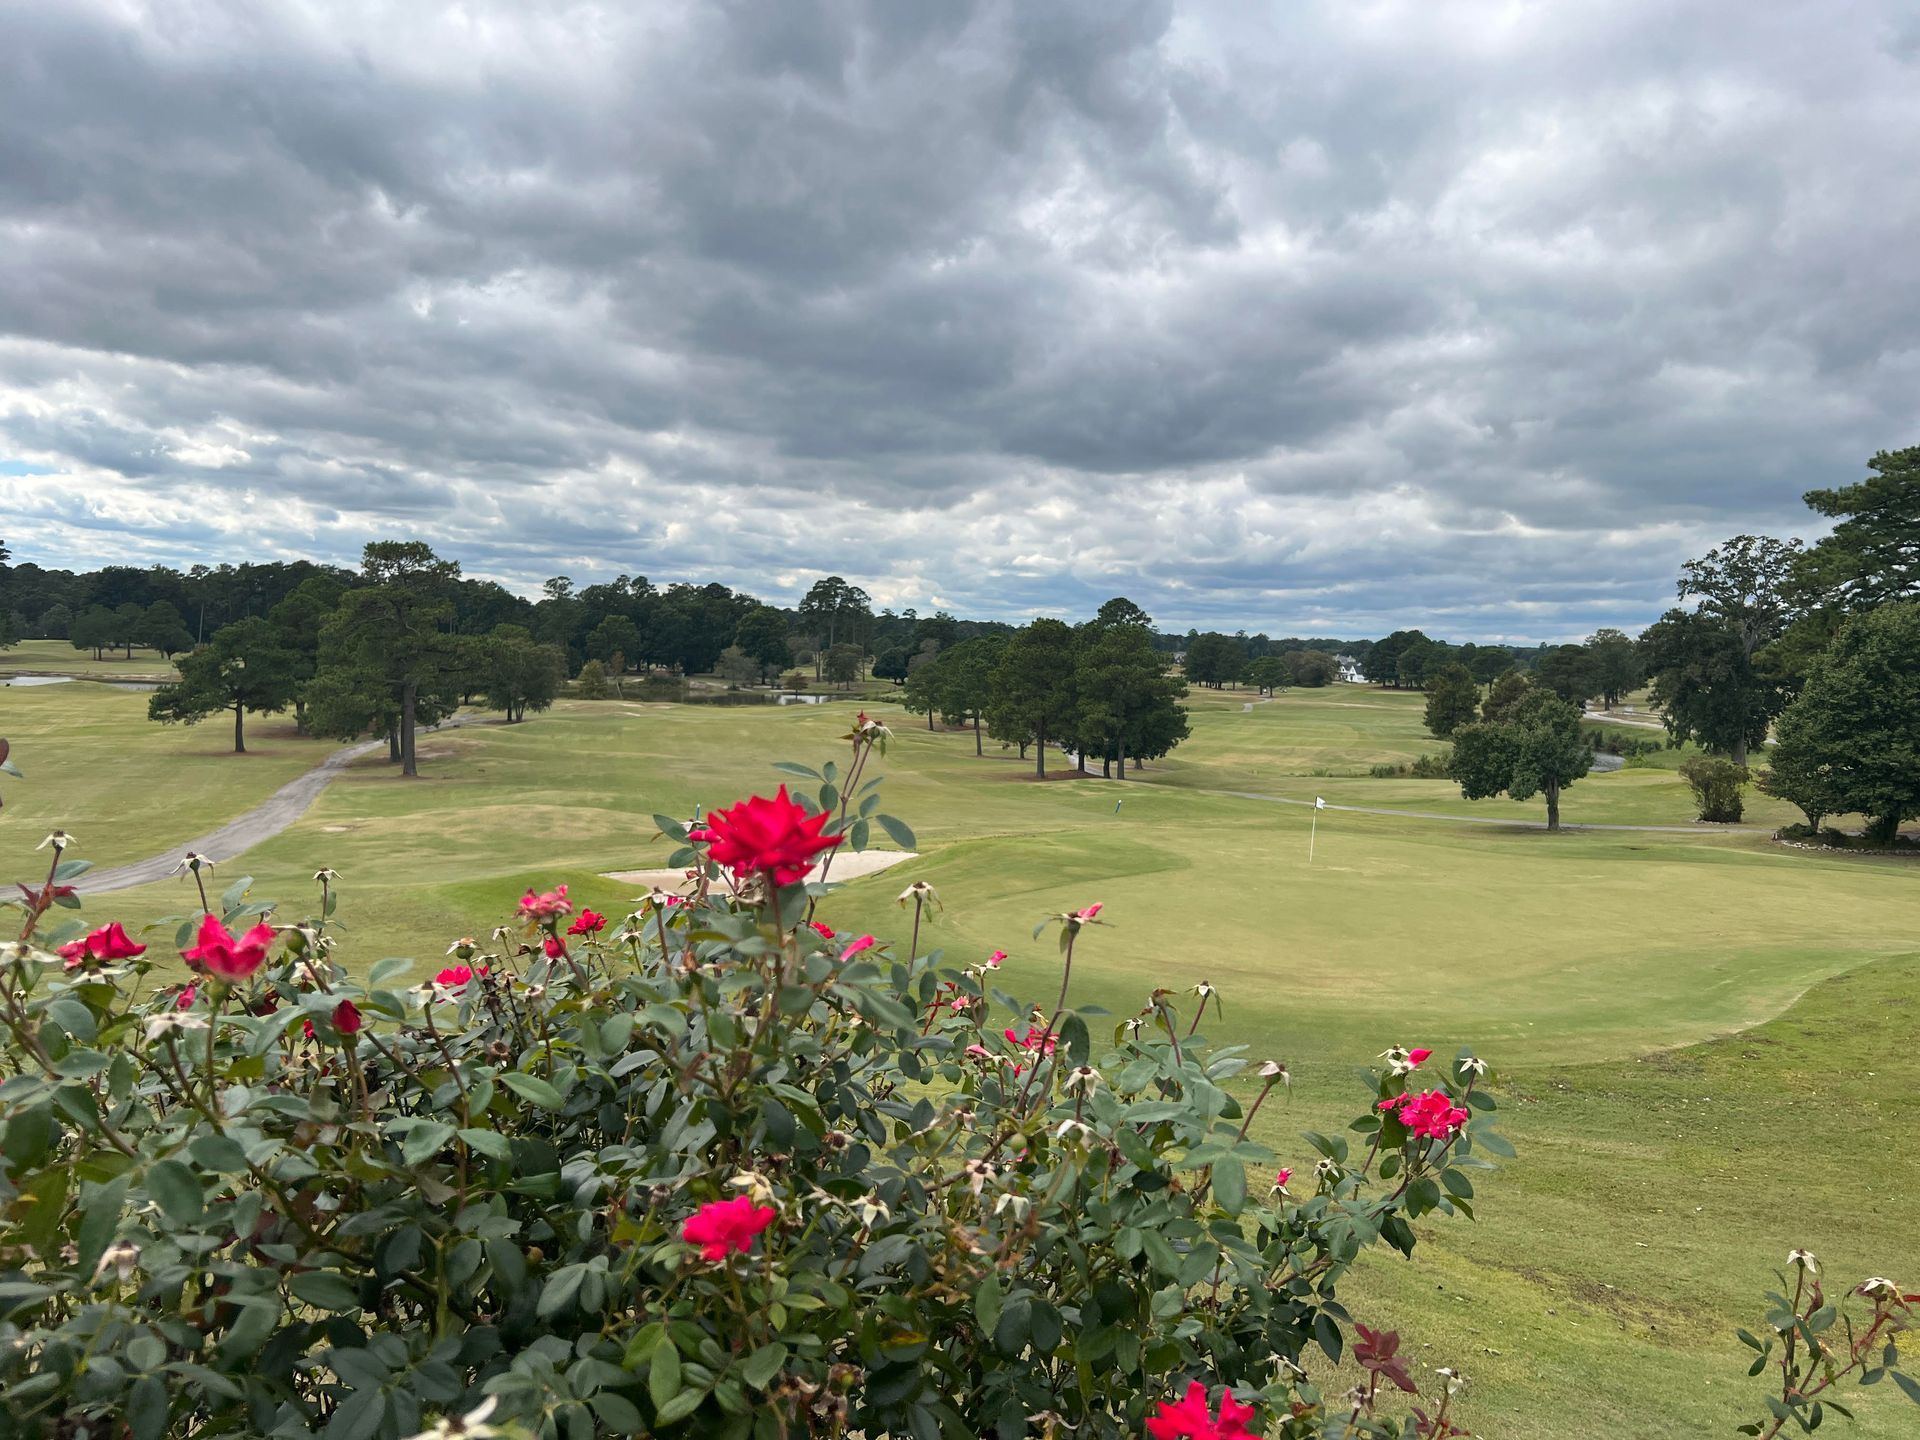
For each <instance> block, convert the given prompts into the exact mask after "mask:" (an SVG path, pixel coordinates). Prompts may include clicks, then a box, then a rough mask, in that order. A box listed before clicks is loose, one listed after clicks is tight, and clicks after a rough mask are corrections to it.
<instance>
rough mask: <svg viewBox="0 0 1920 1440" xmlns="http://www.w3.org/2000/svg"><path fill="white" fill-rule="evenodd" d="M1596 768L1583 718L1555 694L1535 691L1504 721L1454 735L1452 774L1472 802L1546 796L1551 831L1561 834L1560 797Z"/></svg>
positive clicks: (1467, 726)
mask: <svg viewBox="0 0 1920 1440" xmlns="http://www.w3.org/2000/svg"><path fill="white" fill-rule="evenodd" d="M1592 766H1593V751H1592V750H1591V749H1590V748H1589V747H1588V745H1587V743H1586V740H1585V739H1584V738H1583V737H1582V735H1581V733H1580V712H1579V711H1578V710H1576V709H1574V707H1573V706H1571V705H1569V704H1568V703H1567V702H1566V701H1564V700H1562V699H1561V698H1560V697H1559V696H1557V695H1555V694H1553V693H1552V692H1551V691H1547V690H1542V689H1537V688H1536V689H1534V690H1532V691H1530V692H1529V693H1528V694H1527V695H1526V696H1524V697H1523V698H1522V699H1521V700H1520V701H1519V702H1518V703H1517V704H1516V705H1515V706H1514V707H1513V710H1512V712H1511V714H1510V715H1509V716H1508V717H1507V718H1506V719H1504V720H1499V721H1492V722H1489V721H1484V720H1483V721H1481V722H1480V723H1478V724H1475V725H1464V726H1462V727H1461V728H1460V729H1458V730H1456V731H1454V734H1453V757H1452V760H1451V762H1450V763H1449V765H1448V773H1449V774H1450V775H1451V776H1452V778H1453V779H1455V780H1457V781H1459V782H1460V793H1461V794H1462V795H1463V796H1464V797H1466V798H1467V799H1469V800H1486V799H1490V798H1492V797H1493V796H1495V795H1499V794H1503V793H1504V794H1506V795H1508V796H1509V797H1511V798H1512V799H1515V800H1531V799H1532V798H1533V797H1534V796H1535V795H1544V796H1545V797H1546V801H1547V828H1548V829H1549V830H1558V829H1559V828H1560V794H1561V792H1562V791H1563V790H1565V789H1566V787H1567V786H1569V785H1571V784H1573V783H1574V781H1576V780H1578V779H1579V778H1580V777H1581V776H1583V775H1585V774H1586V773H1587V771H1588V770H1589V769H1591V768H1592Z"/></svg>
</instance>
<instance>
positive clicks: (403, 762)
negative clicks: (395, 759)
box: [400, 680, 420, 776]
mask: <svg viewBox="0 0 1920 1440" xmlns="http://www.w3.org/2000/svg"><path fill="white" fill-rule="evenodd" d="M418 698H419V689H418V687H417V686H416V685H415V684H414V682H413V681H411V680H409V681H407V683H406V684H405V685H404V686H402V687H401V690H400V773H401V774H402V775H413V776H417V775H418V774H419V773H420V760H419V757H418V756H417V755H416V754H415V753H414V748H413V741H414V733H413V731H414V724H413V711H414V705H415V703H416V701H417V700H418Z"/></svg>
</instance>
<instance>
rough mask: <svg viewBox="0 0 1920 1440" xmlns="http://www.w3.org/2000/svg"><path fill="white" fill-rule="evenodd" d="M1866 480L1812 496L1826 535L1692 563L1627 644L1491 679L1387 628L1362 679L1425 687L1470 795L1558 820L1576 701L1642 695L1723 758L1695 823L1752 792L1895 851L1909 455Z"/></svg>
mask: <svg viewBox="0 0 1920 1440" xmlns="http://www.w3.org/2000/svg"><path fill="white" fill-rule="evenodd" d="M1867 469H1868V471H1869V474H1868V477H1867V478H1866V479H1864V480H1862V481H1860V482H1858V483H1857V484H1853V485H1845V486H1839V487H1836V488H1833V489H1825V490H1812V491H1809V492H1807V494H1806V497H1805V498H1806V502H1807V505H1808V506H1809V507H1810V508H1811V509H1812V510H1814V511H1815V512H1816V513H1818V514H1820V515H1822V516H1825V517H1827V518H1829V519H1831V520H1833V521H1835V522H1836V523H1835V525H1834V527H1833V530H1832V531H1831V533H1830V534H1828V535H1827V536H1826V537H1824V538H1823V539H1820V540H1818V541H1816V542H1814V543H1812V544H1808V543H1806V542H1805V541H1803V540H1799V539H1792V538H1789V539H1780V538H1777V537H1774V536H1766V535H1736V536H1733V537H1732V538H1731V539H1729V540H1726V541H1725V542H1723V543H1722V544H1720V545H1716V546H1714V547H1713V548H1712V549H1710V550H1708V551H1707V553H1706V554H1704V555H1702V556H1699V557H1697V558H1695V559H1692V560H1689V561H1687V562H1686V563H1685V564H1684V565H1683V566H1682V567H1681V573H1680V576H1679V579H1678V582H1677V585H1676V599H1677V600H1678V602H1679V603H1678V604H1676V605H1673V606H1671V607H1670V608H1668V609H1667V610H1666V611H1665V612H1664V613H1663V614H1662V615H1661V616H1660V618H1659V619H1658V620H1656V621H1655V622H1654V623H1653V624H1651V625H1649V626H1648V627H1647V628H1646V629H1645V630H1644V631H1643V632H1642V633H1641V634H1640V636H1639V637H1638V638H1637V639H1635V638H1633V637H1629V636H1628V635H1626V634H1625V633H1623V632H1621V631H1619V630H1601V631H1598V632H1596V633H1595V634H1594V635H1592V636H1590V637H1589V638H1588V639H1587V640H1586V641H1585V642H1583V643H1581V644H1567V645H1558V646H1552V647H1542V648H1541V649H1540V650H1538V651H1536V652H1534V653H1533V654H1532V655H1530V656H1527V657H1524V658H1526V659H1530V660H1531V665H1530V666H1523V665H1522V664H1519V663H1513V664H1510V665H1509V666H1508V667H1507V668H1506V669H1504V670H1503V671H1501V672H1499V673H1493V672H1494V661H1493V654H1494V652H1493V651H1491V650H1483V651H1482V652H1481V653H1480V654H1478V655H1469V654H1468V653H1466V652H1469V651H1471V650H1472V648H1473V647H1459V648H1458V649H1451V648H1450V647H1444V646H1441V645H1439V644H1438V642H1433V641H1429V640H1427V638H1426V637H1425V636H1423V635H1421V634H1420V632H1418V631H1396V632H1395V633H1394V634H1392V635H1389V636H1387V637H1386V638H1385V639H1383V640H1381V641H1379V642H1377V643H1376V644H1375V645H1374V646H1373V647H1372V649H1371V651H1370V652H1369V654H1368V656H1367V662H1366V666H1365V670H1366V673H1367V675H1368V678H1370V679H1374V680H1376V681H1377V682H1378V683H1383V684H1386V683H1391V684H1395V685H1400V686H1410V685H1415V684H1417V685H1418V686H1419V688H1421V689H1423V690H1424V691H1425V692H1426V697H1427V703H1426V722H1427V727H1428V729H1430V730H1431V731H1432V732H1433V733H1434V734H1435V735H1436V736H1440V737H1442V738H1446V739H1451V740H1452V741H1453V742H1454V748H1453V753H1452V757H1451V759H1450V761H1449V764H1450V767H1451V771H1452V773H1453V774H1454V777H1455V778H1456V779H1458V780H1460V782H1461V785H1462V789H1463V792H1465V793H1466V794H1467V795H1468V797H1469V798H1479V796H1480V795H1483V794H1497V793H1500V791H1501V790H1502V789H1504V790H1505V791H1506V793H1509V794H1512V795H1514V796H1515V797H1516V798H1526V796H1528V795H1531V794H1533V793H1535V792H1536V791H1542V792H1544V793H1545V794H1546V795H1547V800H1548V810H1549V817H1550V819H1556V820H1557V808H1558V807H1557V795H1558V791H1559V790H1560V789H1563V788H1564V787H1565V786H1566V785H1569V784H1571V783H1572V782H1573V781H1574V780H1575V779H1577V778H1579V775H1582V774H1585V773H1586V767H1585V765H1584V764H1582V763H1581V759H1580V756H1579V754H1578V753H1577V752H1578V750H1579V748H1580V745H1579V730H1578V721H1579V717H1580V714H1581V712H1582V710H1583V708H1584V705H1585V702H1586V701H1588V700H1592V699H1596V698H1597V699H1599V700H1601V701H1602V702H1603V703H1604V704H1605V705H1606V706H1607V707H1608V708H1612V707H1614V706H1616V705H1618V704H1619V703H1620V700H1621V697H1622V696H1624V695H1626V694H1627V693H1628V692H1630V691H1632V690H1633V689H1635V688H1636V687H1637V686H1639V685H1641V684H1643V683H1644V684H1646V685H1647V686H1648V689H1649V697H1650V700H1651V702H1652V706H1653V707H1654V709H1655V710H1656V711H1657V712H1658V713H1659V715H1660V718H1661V721H1662V723H1663V725H1664V727H1665V729H1666V731H1667V733H1668V735H1669V736H1670V737H1671V738H1672V739H1673V740H1674V741H1676V742H1689V741H1690V742H1693V743H1694V744H1697V745H1698V746H1700V747H1701V749H1702V750H1703V751H1705V752H1707V755H1708V756H1710V757H1717V762H1718V768H1716V766H1715V765H1713V764H1708V763H1704V762H1697V763H1696V762H1690V763H1689V766H1688V767H1685V770H1684V773H1686V775H1687V778H1688V780H1689V783H1690V784H1692V785H1693V788H1694V789H1695V792H1696V794H1698V795H1699V796H1700V798H1701V803H1702V812H1701V813H1702V818H1717V819H1737V818H1739V814H1740V806H1739V801H1738V792H1739V789H1740V787H1741V786H1743V785H1744V784H1745V783H1747V781H1748V780H1749V779H1752V780H1753V781H1754V783H1756V784H1758V785H1759V787H1760V788H1761V789H1762V790H1764V791H1765V792H1766V793H1768V794H1770V795H1774V796H1777V797H1779V798H1780V799H1783V800H1786V801H1788V802H1789V803H1791V804H1793V805H1794V806H1796V807H1798V808H1799V809H1800V811H1801V812H1802V813H1803V814H1804V815H1805V817H1806V826H1805V828H1806V830H1807V831H1808V832H1811V833H1815V834H1817V833H1818V832H1819V831H1820V827H1821V825H1822V823H1823V821H1825V820H1826V819H1828V818H1829V817H1832V816H1836V815H1854V814H1857V815H1861V816H1864V817H1865V818H1866V821H1867V825H1866V831H1865V836H1864V838H1865V840H1866V841H1867V843H1869V844H1888V843H1891V842H1892V841H1893V839H1894V838H1895V836H1896V835H1897V834H1898V831H1899V827H1900V825H1901V823H1902V822H1903V821H1905V820H1910V819H1914V818H1916V817H1920V446H1915V447H1909V448H1907V449H1904V450H1896V451H1882V452H1880V453H1879V454H1876V455H1875V456H1874V457H1873V458H1872V459H1871V460H1869V461H1868V462H1867ZM1505 653H1506V654H1507V656H1508V658H1509V659H1510V660H1513V661H1519V660H1520V659H1522V658H1523V657H1521V656H1519V655H1517V654H1515V653H1514V652H1505ZM1389 677H1391V678H1389ZM1483 686H1484V687H1486V693H1485V694H1484V695H1483V693H1482V687H1483ZM1516 726H1518V727H1519V728H1518V729H1516V728H1515V727H1516ZM1522 732H1524V733H1522ZM1762 751H1764V759H1765V762H1766V763H1765V765H1764V767H1763V768H1761V769H1759V770H1758V772H1757V773H1755V772H1754V771H1752V770H1751V769H1750V768H1749V765H1748V761H1749V759H1750V757H1753V756H1755V754H1756V753H1757V752H1762ZM1576 772H1577V773H1576ZM1501 775H1505V776H1506V777H1507V780H1508V782H1509V783H1506V784H1503V785H1497V784H1496V781H1497V780H1498V779H1499V778H1500V776H1501ZM1516 786H1517V787H1518V788H1515V787H1516Z"/></svg>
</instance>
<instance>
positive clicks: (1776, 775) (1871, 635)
mask: <svg viewBox="0 0 1920 1440" xmlns="http://www.w3.org/2000/svg"><path fill="white" fill-rule="evenodd" d="M1916 656H1920V601H1911V600H1908V601H1900V602H1897V603H1893V604H1888V605H1883V606H1881V607H1880V608H1879V609H1877V610H1869V611H1866V612H1864V613H1863V614H1860V615H1856V616H1854V617H1853V618H1852V619H1851V620H1849V621H1848V622H1847V623H1846V624H1845V625H1844V626H1842V627H1841V629H1840V633H1839V635H1838V636H1837V637H1835V639H1834V643H1833V646H1832V648H1831V649H1829V650H1828V651H1827V652H1826V654H1825V655H1823V656H1822V657H1821V658H1820V659H1819V660H1818V661H1817V662H1816V663H1815V665H1814V667H1813V670H1812V672H1811V673H1810V674H1809V675H1808V677H1807V684H1806V688H1805V689H1804V690H1802V691H1801V693H1800V696H1799V698H1798V699H1797V700H1795V701H1794V703H1793V704H1792V705H1790V706H1789V707H1788V708H1787V710H1786V712H1785V713H1784V714H1782V715H1781V717H1780V723H1779V726H1778V728H1777V731H1776V743H1775V746H1774V750H1773V755H1772V765H1771V768H1770V772H1769V775H1768V778H1767V780H1766V782H1765V785H1764V786H1763V788H1765V789H1766V790H1767V792H1768V793H1769V794H1774V795H1779V796H1781V797H1782V798H1783V799H1787V800H1791V801H1792V802H1793V803H1794V804H1796V805H1799V806H1800V807H1801V808H1802V809H1803V810H1805V811H1806V812H1807V817H1808V819H1809V821H1810V822H1813V823H1815V824H1817V823H1818V819H1817V816H1816V811H1817V812H1818V814H1820V815H1825V814H1836V813H1847V812H1857V813H1860V814H1863V815H1866V816H1867V817H1869V820H1870V825H1869V834H1870V836H1871V837H1872V838H1873V839H1875V840H1876V841H1879V842H1882V843H1884V842H1885V841H1888V840H1891V839H1892V837H1893V835H1894V833H1895V832H1896V831H1897V830H1898V828H1899V825H1900V822H1901V821H1902V820H1907V819H1911V818H1913V817H1914V816H1916V815H1920V664H1916V663H1915V657H1916Z"/></svg>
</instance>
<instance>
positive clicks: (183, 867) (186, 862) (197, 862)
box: [47, 831, 214, 875]
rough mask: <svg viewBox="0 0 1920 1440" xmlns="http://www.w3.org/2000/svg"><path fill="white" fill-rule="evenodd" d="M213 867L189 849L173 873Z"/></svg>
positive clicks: (179, 873) (198, 871)
mask: <svg viewBox="0 0 1920 1440" xmlns="http://www.w3.org/2000/svg"><path fill="white" fill-rule="evenodd" d="M55 833H56V834H57V833H58V832H57V831H56V832H55ZM47 838H48V839H49V840H51V839H52V838H53V836H51V835H49V836H48V837H47ZM213 867H214V862H213V861H212V860H210V859H208V858H207V857H206V856H205V855H201V854H198V853H196V852H195V851H192V850H189V851H187V853H186V854H184V855H182V856H181V857H180V863H179V864H178V865H175V866H174V867H173V873H174V874H176V875H185V874H189V873H191V874H194V875H198V874H199V873H200V872H201V871H202V870H211V869H213Z"/></svg>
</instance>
